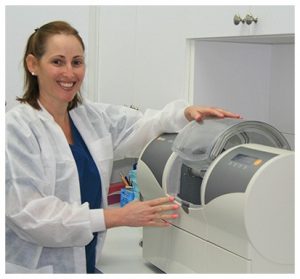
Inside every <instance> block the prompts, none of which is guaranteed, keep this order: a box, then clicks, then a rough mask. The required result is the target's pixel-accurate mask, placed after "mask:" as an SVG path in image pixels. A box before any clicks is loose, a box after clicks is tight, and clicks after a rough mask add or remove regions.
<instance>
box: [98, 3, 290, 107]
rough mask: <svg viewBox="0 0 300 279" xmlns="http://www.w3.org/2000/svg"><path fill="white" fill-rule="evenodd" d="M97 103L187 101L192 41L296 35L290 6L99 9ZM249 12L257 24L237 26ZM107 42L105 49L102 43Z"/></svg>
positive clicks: (143, 104)
mask: <svg viewBox="0 0 300 279" xmlns="http://www.w3.org/2000/svg"><path fill="white" fill-rule="evenodd" d="M95 9H98V15H99V34H100V36H99V41H98V45H99V51H100V59H99V63H100V65H99V69H100V71H99V87H98V88H97V89H98V90H97V91H98V92H99V93H98V94H99V100H101V101H105V102H113V103H121V104H135V105H137V106H139V107H141V108H145V107H154V108H156V107H157V108H158V107H161V106H162V104H165V103H167V102H169V101H170V100H172V99H176V98H186V99H187V96H188V82H187V80H188V79H187V78H189V70H188V69H189V67H190V59H189V56H190V54H191V53H190V45H189V43H190V40H191V39H195V38H213V37H232V36H249V35H266V34H268V35H270V34H273V35H274V34H290V33H294V8H293V7H291V6H137V7H136V6H100V7H95ZM247 13H251V14H253V16H254V17H258V23H257V24H254V23H253V24H251V25H247V24H246V23H245V24H239V25H234V23H233V17H234V15H235V14H239V15H240V16H241V17H245V16H246V14H247ZM102 43H103V44H102Z"/></svg>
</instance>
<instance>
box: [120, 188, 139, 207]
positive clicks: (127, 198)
mask: <svg viewBox="0 0 300 279" xmlns="http://www.w3.org/2000/svg"><path fill="white" fill-rule="evenodd" d="M120 195H121V197H120V205H121V207H123V206H125V205H126V204H127V203H129V202H131V201H133V200H134V199H135V193H134V191H133V189H127V188H122V189H121V194H120Z"/></svg>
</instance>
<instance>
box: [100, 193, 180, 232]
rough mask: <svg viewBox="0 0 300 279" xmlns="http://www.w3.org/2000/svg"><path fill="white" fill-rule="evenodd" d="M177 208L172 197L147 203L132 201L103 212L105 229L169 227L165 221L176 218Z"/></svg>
mask: <svg viewBox="0 0 300 279" xmlns="http://www.w3.org/2000/svg"><path fill="white" fill-rule="evenodd" d="M179 207H180V206H179V205H178V204H176V203H174V197H163V198H157V199H153V200H149V201H133V202H130V203H128V204H127V205H126V206H124V207H122V208H107V209H105V210H104V218H105V224H106V228H112V227H118V226H130V227H148V226H154V227H165V226H169V223H168V222H167V220H170V219H176V218H178V213H177V212H176V211H177V209H178V208H179Z"/></svg>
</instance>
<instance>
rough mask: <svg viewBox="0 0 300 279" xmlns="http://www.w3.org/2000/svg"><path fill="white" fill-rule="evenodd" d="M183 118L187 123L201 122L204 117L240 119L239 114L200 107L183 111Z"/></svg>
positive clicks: (190, 107)
mask: <svg viewBox="0 0 300 279" xmlns="http://www.w3.org/2000/svg"><path fill="white" fill-rule="evenodd" d="M184 116H185V117H186V119H187V120H188V121H192V120H196V121H197V122H199V121H201V120H203V119H204V118H206V117H217V118H224V117H230V118H241V116H240V115H239V114H236V113H233V112H230V111H226V110H224V109H221V108H215V107H201V106H189V107H187V108H186V109H185V110H184Z"/></svg>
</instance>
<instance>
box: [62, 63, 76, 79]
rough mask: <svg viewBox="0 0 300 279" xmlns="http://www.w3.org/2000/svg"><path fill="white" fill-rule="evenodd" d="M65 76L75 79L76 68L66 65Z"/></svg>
mask: <svg viewBox="0 0 300 279" xmlns="http://www.w3.org/2000/svg"><path fill="white" fill-rule="evenodd" d="M64 75H65V76H67V77H73V76H74V68H73V66H72V64H66V65H65V67H64Z"/></svg>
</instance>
